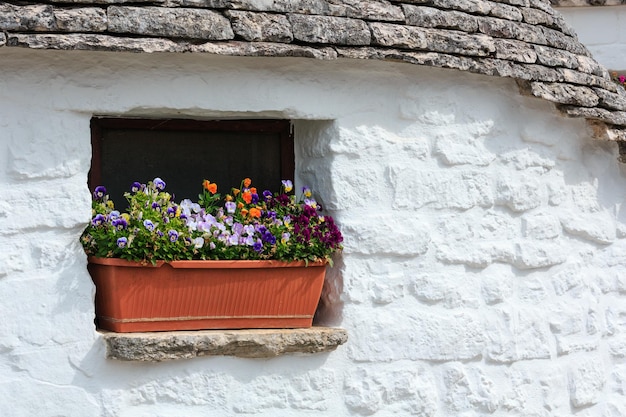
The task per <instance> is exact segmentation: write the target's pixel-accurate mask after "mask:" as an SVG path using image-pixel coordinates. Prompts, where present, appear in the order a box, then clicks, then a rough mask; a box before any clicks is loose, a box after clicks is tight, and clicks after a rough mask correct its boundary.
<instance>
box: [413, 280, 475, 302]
mask: <svg viewBox="0 0 626 417" xmlns="http://www.w3.org/2000/svg"><path fill="white" fill-rule="evenodd" d="M410 286H411V289H412V293H413V294H414V295H415V298H417V299H418V300H420V301H422V302H423V303H425V304H428V305H441V306H442V307H445V308H450V309H455V308H478V307H479V306H480V300H481V294H480V290H481V287H480V283H479V278H478V276H468V274H467V273H466V272H463V273H460V272H456V273H455V272H452V271H450V272H447V273H433V274H417V276H416V277H415V278H413V279H411V283H410Z"/></svg>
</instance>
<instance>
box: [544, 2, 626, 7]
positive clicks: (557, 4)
mask: <svg viewBox="0 0 626 417" xmlns="http://www.w3.org/2000/svg"><path fill="white" fill-rule="evenodd" d="M550 3H552V5H553V6H555V7H576V6H585V7H588V6H619V5H622V4H626V0H550Z"/></svg>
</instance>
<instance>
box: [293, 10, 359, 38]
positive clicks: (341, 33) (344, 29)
mask: <svg viewBox="0 0 626 417" xmlns="http://www.w3.org/2000/svg"><path fill="white" fill-rule="evenodd" d="M287 17H288V18H289V22H290V23H291V26H292V31H293V37H294V39H297V40H299V41H303V42H309V43H330V44H338V45H369V43H370V31H369V29H368V28H367V24H365V22H364V21H362V20H356V19H347V18H343V17H329V16H306V15H302V14H289V15H288V16H287Z"/></svg>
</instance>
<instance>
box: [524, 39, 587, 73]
mask: <svg viewBox="0 0 626 417" xmlns="http://www.w3.org/2000/svg"><path fill="white" fill-rule="evenodd" d="M532 47H533V49H534V50H535V52H536V54H537V63H539V64H541V65H547V66H549V67H565V68H571V69H580V62H579V60H578V58H577V56H576V55H574V54H572V53H571V52H567V51H563V50H561V49H556V48H551V47H549V46H544V45H533V46H532Z"/></svg>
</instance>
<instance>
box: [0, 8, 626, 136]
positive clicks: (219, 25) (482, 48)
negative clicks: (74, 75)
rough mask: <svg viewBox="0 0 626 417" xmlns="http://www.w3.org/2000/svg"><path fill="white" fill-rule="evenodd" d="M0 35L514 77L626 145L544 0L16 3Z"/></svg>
mask: <svg viewBox="0 0 626 417" xmlns="http://www.w3.org/2000/svg"><path fill="white" fill-rule="evenodd" d="M553 1H554V0H553ZM606 1H614V0H606ZM0 31H2V32H0V46H5V47H25V48H32V49H62V50H98V51H100V50H106V51H129V52H196V53H211V54H221V55H237V56H276V57H285V56H289V57H309V58H316V59H337V58H353V59H378V60H389V61H396V62H397V61H400V62H407V63H411V64H416V65H427V66H433V67H441V68H452V69H458V70H462V71H470V72H473V73H480V74H485V75H491V76H500V77H510V78H513V79H515V80H517V81H518V85H519V86H520V88H521V90H522V92H523V93H525V94H528V95H532V96H535V97H539V98H542V99H545V100H548V101H551V102H553V103H555V104H556V105H557V107H558V108H559V110H560V111H561V112H562V113H563V114H564V115H566V116H568V117H582V118H585V119H587V120H588V121H589V122H590V123H591V125H592V126H593V127H594V134H595V135H596V136H597V137H600V138H604V139H609V140H618V141H626V92H625V91H624V90H623V89H622V88H621V87H619V86H618V85H616V84H615V83H613V82H612V81H611V80H610V75H609V73H608V72H607V70H606V69H605V68H603V67H602V66H601V65H599V64H598V63H597V62H596V61H595V60H594V59H593V58H592V57H591V55H590V53H589V51H588V50H587V49H586V48H585V47H584V46H583V45H582V44H581V43H580V42H578V40H577V37H576V34H575V33H574V31H573V30H572V29H571V28H570V27H569V26H568V25H567V24H566V23H565V21H564V20H563V18H562V16H561V15H560V14H559V13H558V12H556V11H555V10H554V9H553V8H552V6H551V3H550V1H549V0H494V1H489V0H400V1H394V0H391V1H387V0H50V1H47V2H45V3H42V2H39V3H34V2H31V3H29V2H24V1H19V2H17V1H16V2H13V3H9V2H0Z"/></svg>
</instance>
